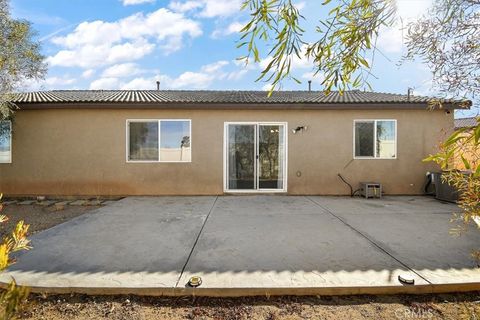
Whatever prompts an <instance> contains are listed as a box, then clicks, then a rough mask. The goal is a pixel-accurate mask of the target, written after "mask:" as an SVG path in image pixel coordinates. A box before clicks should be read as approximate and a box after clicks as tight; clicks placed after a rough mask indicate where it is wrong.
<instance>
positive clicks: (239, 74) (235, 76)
mask: <svg viewBox="0 0 480 320" xmlns="http://www.w3.org/2000/svg"><path fill="white" fill-rule="evenodd" d="M247 73H248V70H247V69H241V70H238V71H232V72H230V73H228V75H227V79H228V80H234V81H235V80H240V79H241V78H243V77H244V76H245V75H246V74H247Z"/></svg>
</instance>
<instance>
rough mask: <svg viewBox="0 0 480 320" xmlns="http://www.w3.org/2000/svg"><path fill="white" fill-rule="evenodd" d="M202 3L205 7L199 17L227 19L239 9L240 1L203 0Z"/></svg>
mask: <svg viewBox="0 0 480 320" xmlns="http://www.w3.org/2000/svg"><path fill="white" fill-rule="evenodd" d="M203 3H204V4H205V6H204V8H203V10H202V11H201V12H200V14H199V15H200V16H201V17H205V18H213V17H228V16H231V15H233V14H235V13H238V11H240V8H241V1H240V0H229V1H218V0H203Z"/></svg>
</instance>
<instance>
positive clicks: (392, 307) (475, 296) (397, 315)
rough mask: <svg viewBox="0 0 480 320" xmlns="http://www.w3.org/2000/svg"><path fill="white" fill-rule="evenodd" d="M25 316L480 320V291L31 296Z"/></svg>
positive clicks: (53, 318) (56, 318) (116, 319)
mask: <svg viewBox="0 0 480 320" xmlns="http://www.w3.org/2000/svg"><path fill="white" fill-rule="evenodd" d="M21 318H22V319H51V320H64V319H65V320H66V319H68V320H74V319H75V320H76V319H85V320H87V319H88V320H91V319H112V320H124V319H125V320H126V319H145V320H150V319H151V320H158V319H166V320H171V319H215V320H223V319H226V320H229V319H265V320H276V319H285V320H287V319H288V320H293V319H472V320H473V319H480V292H476V293H469V294H442V295H417V296H409V295H395V296H343V297H328V296H309V297H249V298H235V299H233V298H232V299H220V298H196V299H195V298H192V297H182V298H164V297H134V296H84V295H67V296H65V295H61V296H45V295H44V296H42V295H31V296H30V301H29V304H28V306H27V307H26V308H25V310H24V311H23V313H22V316H21Z"/></svg>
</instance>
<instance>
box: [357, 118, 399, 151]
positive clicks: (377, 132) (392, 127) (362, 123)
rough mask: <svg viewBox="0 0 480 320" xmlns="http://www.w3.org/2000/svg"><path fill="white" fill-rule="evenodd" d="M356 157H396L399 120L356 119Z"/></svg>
mask: <svg viewBox="0 0 480 320" xmlns="http://www.w3.org/2000/svg"><path fill="white" fill-rule="evenodd" d="M353 157H354V159H396V158H397V120H393V119H378V120H370V119H369V120H354V121H353Z"/></svg>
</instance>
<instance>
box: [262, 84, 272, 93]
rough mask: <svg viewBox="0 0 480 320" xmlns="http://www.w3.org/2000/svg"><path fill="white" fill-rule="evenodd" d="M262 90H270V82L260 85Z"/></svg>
mask: <svg viewBox="0 0 480 320" xmlns="http://www.w3.org/2000/svg"><path fill="white" fill-rule="evenodd" d="M262 90H263V91H270V90H272V85H271V84H270V83H267V84H264V85H263V86H262Z"/></svg>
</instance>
